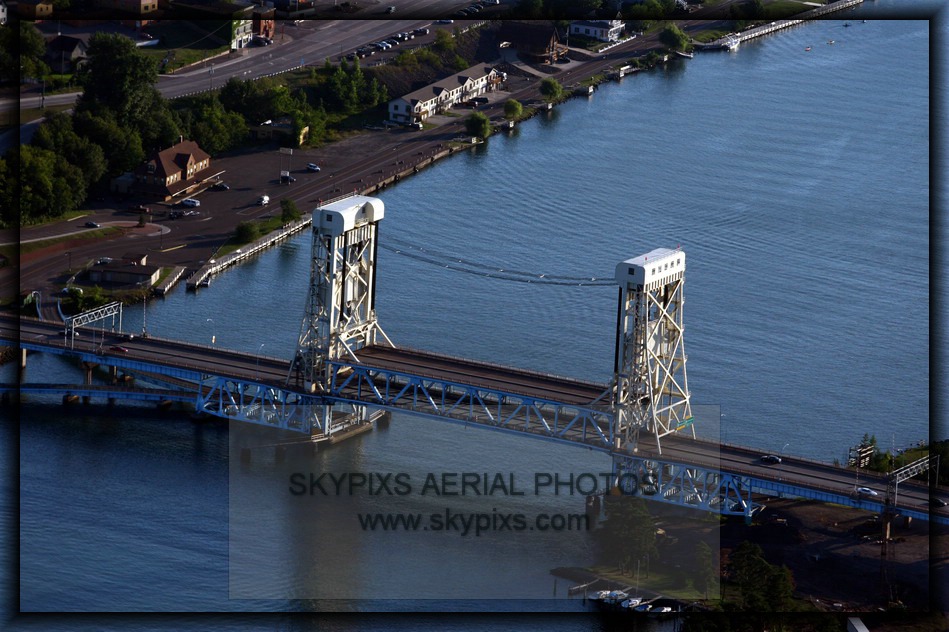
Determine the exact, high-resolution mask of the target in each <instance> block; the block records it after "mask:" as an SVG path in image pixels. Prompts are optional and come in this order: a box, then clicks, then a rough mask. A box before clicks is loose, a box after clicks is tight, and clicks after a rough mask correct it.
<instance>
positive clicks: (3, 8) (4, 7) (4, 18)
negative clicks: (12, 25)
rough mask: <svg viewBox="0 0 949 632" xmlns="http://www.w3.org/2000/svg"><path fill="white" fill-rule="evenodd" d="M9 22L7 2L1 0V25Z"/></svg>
mask: <svg viewBox="0 0 949 632" xmlns="http://www.w3.org/2000/svg"><path fill="white" fill-rule="evenodd" d="M6 23H7V3H6V2H4V0H0V25H2V24H6Z"/></svg>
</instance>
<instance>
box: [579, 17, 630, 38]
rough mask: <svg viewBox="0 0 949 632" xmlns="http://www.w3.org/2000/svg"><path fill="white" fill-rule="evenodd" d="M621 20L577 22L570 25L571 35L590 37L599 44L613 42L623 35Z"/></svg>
mask: <svg viewBox="0 0 949 632" xmlns="http://www.w3.org/2000/svg"><path fill="white" fill-rule="evenodd" d="M623 28H624V25H623V21H622V20H578V21H576V22H571V23H570V34H571V35H582V36H583V37H592V38H593V39H595V40H599V41H601V42H615V41H617V40H619V38H620V37H621V36H622V34H623Z"/></svg>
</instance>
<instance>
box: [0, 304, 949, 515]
mask: <svg viewBox="0 0 949 632" xmlns="http://www.w3.org/2000/svg"><path fill="white" fill-rule="evenodd" d="M17 328H19V339H22V340H24V341H29V342H33V343H35V344H43V345H50V346H56V347H62V346H65V345H66V340H65V338H64V337H63V327H62V325H61V324H55V323H44V322H40V321H37V320H34V319H19V320H18V319H17V317H16V316H14V315H9V314H0V339H4V340H7V341H11V342H16V341H17V340H18V334H17ZM76 345H77V346H76V349H77V350H81V351H86V352H88V351H90V350H92V349H96V348H101V350H102V353H103V354H104V355H113V356H117V357H122V358H128V359H136V360H142V361H146V362H151V363H156V364H161V365H167V366H174V367H180V368H192V369H195V370H198V371H200V372H202V373H207V374H211V375H220V376H225V377H235V378H245V379H256V380H260V381H262V382H264V383H269V384H272V385H274V386H278V387H282V386H283V385H284V384H285V382H286V379H287V375H288V373H289V368H290V367H289V362H288V361H286V360H282V359H279V358H269V357H265V356H257V355H254V354H247V353H238V352H234V351H230V350H227V349H221V348H212V347H207V346H201V345H194V344H190V343H183V342H179V341H173V340H165V339H158V338H141V337H136V338H135V339H133V340H126V339H125V338H124V337H123V336H121V335H118V334H108V333H106V334H103V333H102V332H98V333H97V332H94V330H92V329H85V330H83V333H82V336H81V337H80V338H79V340H78V342H77V343H76ZM115 346H121V347H123V348H124V349H126V351H121V350H118V349H116V348H115ZM398 355H399V356H401V357H402V358H403V359H405V358H411V357H414V360H413V362H414V365H415V367H416V369H417V370H416V371H414V372H417V373H419V374H423V375H433V376H442V375H445V376H447V377H448V378H449V379H451V380H452V381H455V382H459V383H464V384H477V383H478V380H483V379H484V378H485V375H486V371H490V372H492V373H493V375H492V378H491V379H492V381H493V384H492V385H493V386H495V387H497V388H501V389H504V388H510V389H511V390H512V391H513V392H518V391H522V392H523V391H525V389H526V390H527V391H530V385H531V384H532V383H536V384H538V389H540V390H539V391H538V396H540V397H549V395H550V393H551V392H556V390H557V385H556V383H557V381H558V380H557V378H554V377H552V376H549V375H542V376H540V375H539V374H535V373H532V372H528V371H522V370H518V369H510V368H505V369H497V368H494V369H492V368H491V367H488V366H487V365H481V364H479V363H471V362H469V361H467V360H463V359H458V358H447V357H445V356H437V357H436V356H432V355H429V354H425V353H415V352H413V351H406V350H401V351H400V352H399V354H398ZM387 357H388V358H390V360H391V357H392V354H391V353H389V354H377V355H376V356H373V355H372V354H368V355H367V357H366V358H365V359H364V362H366V363H367V364H369V365H372V366H376V365H378V366H379V367H380V368H385V363H386V361H387V360H386V359H385V358H387ZM28 374H29V368H27V375H28ZM560 382H561V383H562V384H561V385H560V386H561V388H562V390H563V391H564V392H566V393H574V394H576V393H579V392H580V390H582V388H585V386H584V385H583V384H581V383H578V382H577V380H573V379H570V378H562V379H560ZM586 386H588V387H589V392H590V393H591V394H592V393H601V392H603V390H605V389H606V386H607V385H605V384H602V385H598V386H595V385H589V384H588V385H586ZM644 454H645V455H655V451H654V448H651V447H650V446H648V445H645V444H644V446H643V448H642V449H641V453H640V456H642V455H644ZM760 456H761V453H760V452H758V451H754V450H750V449H747V448H742V447H735V446H721V445H719V444H717V443H712V442H708V441H694V440H692V439H690V438H687V437H679V436H669V437H666V438H664V439H663V452H662V457H663V458H666V459H669V460H672V461H676V460H678V461H680V462H685V463H692V464H695V465H701V466H704V467H708V468H712V469H721V470H723V471H728V472H732V473H738V474H748V475H751V476H754V477H757V478H761V479H765V480H775V481H783V482H785V483H788V484H792V485H799V486H803V487H809V488H813V489H818V490H823V491H828V492H831V493H837V494H845V495H847V494H849V493H851V492H852V491H853V489H854V487H856V486H857V483H856V481H855V473H854V472H853V471H851V470H847V469H843V468H838V467H834V466H832V465H828V464H825V463H820V462H816V461H808V460H804V459H797V458H785V459H784V460H783V462H782V463H780V464H777V465H766V464H763V463H761V461H760ZM859 485H860V486H866V487H870V488H872V489H875V490H878V491H879V493H880V497H878V499H882V495H883V493H884V491H885V489H886V482H885V479H884V478H883V477H882V476H880V475H877V474H868V473H862V474H861V476H860V479H859ZM928 505H929V490H928V488H927V487H925V486H924V485H920V484H917V483H909V482H906V483H903V484H902V485H901V486H900V490H899V499H898V506H899V507H904V508H908V509H914V510H917V511H922V512H928V511H929V506H928ZM934 511H939V512H940V514H944V513H946V509H945V508H943V509H938V510H934Z"/></svg>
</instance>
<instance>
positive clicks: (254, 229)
mask: <svg viewBox="0 0 949 632" xmlns="http://www.w3.org/2000/svg"><path fill="white" fill-rule="evenodd" d="M259 232H260V229H259V228H258V226H257V224H256V223H255V222H241V223H240V224H238V225H237V229H236V231H235V233H234V237H235V239H236V240H237V242H238V243H241V244H246V243H248V242H251V241H254V240H255V239H257V235H258V233H259Z"/></svg>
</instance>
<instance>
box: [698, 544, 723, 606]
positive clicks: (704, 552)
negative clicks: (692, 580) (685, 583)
mask: <svg viewBox="0 0 949 632" xmlns="http://www.w3.org/2000/svg"><path fill="white" fill-rule="evenodd" d="M714 560H715V558H714V556H713V555H712V548H711V547H710V546H709V545H708V543H707V542H704V541H699V543H698V544H697V545H696V547H695V563H696V564H695V569H694V571H695V572H696V573H697V574H698V575H697V577H696V588H698V589H699V590H701V591H702V592H703V593H704V594H705V598H706V599H708V596H709V593H710V592H714V591H715V588H716V587H717V584H718V568H717V567H716V565H715V561H714Z"/></svg>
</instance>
